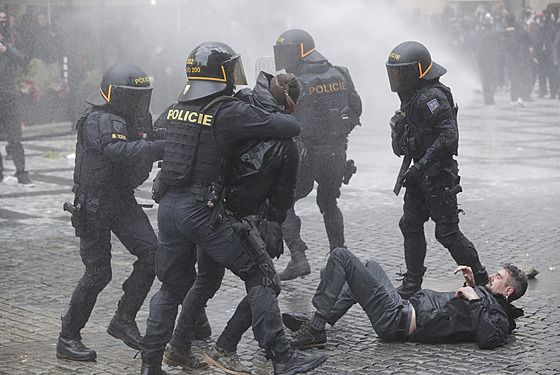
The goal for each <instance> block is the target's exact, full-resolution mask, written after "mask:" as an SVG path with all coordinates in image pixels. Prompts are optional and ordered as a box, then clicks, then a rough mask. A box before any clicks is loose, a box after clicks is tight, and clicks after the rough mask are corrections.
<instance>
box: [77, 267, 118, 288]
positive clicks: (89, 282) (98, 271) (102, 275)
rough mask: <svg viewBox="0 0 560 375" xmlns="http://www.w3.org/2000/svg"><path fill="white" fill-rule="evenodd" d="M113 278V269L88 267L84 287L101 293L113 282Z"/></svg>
mask: <svg viewBox="0 0 560 375" xmlns="http://www.w3.org/2000/svg"><path fill="white" fill-rule="evenodd" d="M112 277H113V274H112V271H111V267H107V266H105V267H86V272H85V274H84V277H83V281H84V286H85V287H86V288H87V289H90V290H93V291H95V292H97V293H99V292H101V291H102V290H103V289H104V288H105V287H106V286H107V284H109V283H110V282H111V279H112Z"/></svg>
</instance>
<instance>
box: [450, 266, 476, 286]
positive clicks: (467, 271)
mask: <svg viewBox="0 0 560 375" xmlns="http://www.w3.org/2000/svg"><path fill="white" fill-rule="evenodd" d="M459 271H463V277H464V278H465V283H466V284H467V286H470V287H473V286H475V285H476V283H475V282H474V274H473V271H472V268H470V267H469V266H459V267H457V268H456V269H455V272H453V274H455V275H456V274H457V272H459Z"/></svg>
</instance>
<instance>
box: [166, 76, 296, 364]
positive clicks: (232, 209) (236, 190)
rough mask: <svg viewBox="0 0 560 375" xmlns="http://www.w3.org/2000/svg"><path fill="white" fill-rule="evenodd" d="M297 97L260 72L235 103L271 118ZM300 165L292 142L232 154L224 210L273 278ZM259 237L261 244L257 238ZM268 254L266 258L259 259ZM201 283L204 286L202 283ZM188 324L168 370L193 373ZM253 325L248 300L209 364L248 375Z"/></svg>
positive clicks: (291, 87) (252, 144) (255, 144)
mask: <svg viewBox="0 0 560 375" xmlns="http://www.w3.org/2000/svg"><path fill="white" fill-rule="evenodd" d="M299 91H300V87H299V82H298V80H297V78H295V76H294V75H287V74H279V75H277V76H272V75H271V74H268V73H265V72H260V73H259V76H258V78H257V83H256V85H255V87H254V89H252V90H251V89H249V88H244V89H242V90H240V91H238V92H237V93H236V94H235V97H236V98H239V99H241V100H243V101H245V102H248V103H251V104H253V105H255V106H258V107H260V108H262V109H265V110H266V111H268V112H271V113H272V112H280V113H282V112H283V113H292V112H293V111H294V110H295V109H296V107H297V100H298V97H299ZM298 164H299V152H298V147H297V144H296V142H295V140H294V139H293V138H288V139H267V140H260V139H252V140H249V141H247V142H245V143H244V144H243V145H241V146H240V147H239V148H237V149H236V150H235V151H234V152H233V154H232V158H231V164H230V168H229V170H228V173H227V174H228V177H227V194H226V202H225V208H226V210H228V212H229V215H230V217H232V218H233V220H234V222H235V224H234V225H240V224H239V223H242V225H243V226H244V227H245V229H248V230H250V231H254V233H247V235H248V236H252V237H251V238H252V239H253V241H247V242H246V243H245V246H253V247H255V246H254V245H255V244H259V245H260V246H257V247H256V248H255V249H253V252H255V253H256V255H258V256H261V255H264V257H265V259H264V260H265V262H266V264H267V266H268V267H269V270H270V272H269V273H270V275H269V277H270V278H277V277H278V276H277V275H276V270H275V268H274V264H273V263H272V259H271V258H277V257H279V256H280V255H281V254H282V253H283V241H282V228H281V223H282V222H283V221H284V220H285V218H286V211H287V210H288V209H289V208H290V207H292V205H293V203H294V195H295V186H296V176H297V170H298ZM246 224H250V225H246ZM259 235H260V237H261V238H262V241H259V239H258V237H256V236H259ZM248 236H245V239H248ZM255 237H256V240H255ZM265 249H266V252H267V254H268V256H266V254H259V252H261V253H262V252H263V250H265ZM255 250H256V251H255ZM202 256H204V255H203V254H202ZM222 272H223V271H220V273H222ZM197 283H199V284H200V283H203V281H202V280H201V279H200V278H199V279H197ZM278 285H279V283H278ZM278 292H279V290H278ZM187 318H188V317H185V316H184V314H181V315H180V317H179V320H178V321H177V326H176V328H175V332H174V334H173V338H172V339H171V341H170V343H169V345H168V346H167V348H166V350H165V353H164V355H163V362H164V363H166V364H168V365H171V366H173V365H179V366H183V367H190V366H189V363H190V362H191V361H190V359H189V358H188V357H186V356H182V355H181V354H180V353H181V352H182V351H181V350H180V348H181V347H184V346H185V344H186V343H187V342H190V339H189V338H190V336H191V335H192V330H193V326H192V321H191V320H190V319H187ZM251 321H252V315H251V308H250V305H249V301H248V297H245V298H243V299H242V301H241V302H240V303H239V305H238V307H237V309H236V310H235V313H234V314H233V316H232V317H231V319H230V320H229V321H228V323H227V325H226V328H225V329H224V331H223V332H222V334H221V335H220V337H219V338H218V340H217V341H216V345H215V346H214V347H213V348H212V349H211V350H210V351H209V352H208V353H207V354H206V356H205V361H206V362H208V363H210V364H212V365H214V366H217V367H219V368H221V369H222V370H224V371H226V372H230V373H235V374H238V375H243V374H250V373H251V372H250V370H249V369H247V368H246V367H245V366H244V365H243V364H242V363H241V362H240V360H239V357H238V356H237V344H238V343H239V341H240V340H241V337H242V335H243V334H244V333H245V332H246V331H247V330H248V329H249V328H250V327H251Z"/></svg>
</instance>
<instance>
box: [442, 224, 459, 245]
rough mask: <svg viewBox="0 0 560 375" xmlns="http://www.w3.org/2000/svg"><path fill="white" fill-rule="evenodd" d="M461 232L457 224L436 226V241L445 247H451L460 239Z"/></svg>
mask: <svg viewBox="0 0 560 375" xmlns="http://www.w3.org/2000/svg"><path fill="white" fill-rule="evenodd" d="M460 236H461V232H460V231H459V226H458V225H457V224H436V240H438V242H439V243H440V244H442V245H443V246H444V247H446V248H447V247H449V246H451V244H452V243H453V242H455V241H457V240H458V239H459V237H460Z"/></svg>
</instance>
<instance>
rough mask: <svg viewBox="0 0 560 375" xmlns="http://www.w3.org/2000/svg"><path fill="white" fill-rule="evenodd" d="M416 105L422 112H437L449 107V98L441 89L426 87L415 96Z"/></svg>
mask: <svg viewBox="0 0 560 375" xmlns="http://www.w3.org/2000/svg"><path fill="white" fill-rule="evenodd" d="M416 106H417V107H419V109H420V110H421V111H422V112H424V113H429V114H430V113H431V114H437V113H439V112H442V110H448V109H451V104H450V103H449V99H448V97H447V95H445V92H443V90H441V89H439V88H436V87H428V88H426V89H424V90H422V91H421V92H420V93H419V95H418V98H417V102H416Z"/></svg>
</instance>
